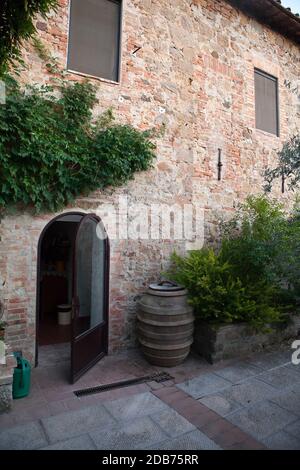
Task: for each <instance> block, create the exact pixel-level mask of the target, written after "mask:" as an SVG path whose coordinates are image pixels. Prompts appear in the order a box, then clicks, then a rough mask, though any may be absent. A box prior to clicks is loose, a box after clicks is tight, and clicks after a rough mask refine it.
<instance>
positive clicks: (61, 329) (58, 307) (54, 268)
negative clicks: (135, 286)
mask: <svg viewBox="0 0 300 470" xmlns="http://www.w3.org/2000/svg"><path fill="white" fill-rule="evenodd" d="M37 261H38V263H37V312H36V324H37V331H36V338H37V339H36V365H38V362H39V360H38V357H39V351H43V350H45V349H46V348H48V350H49V347H51V348H52V349H51V350H52V351H55V350H57V352H58V355H59V354H60V353H61V352H62V351H63V350H64V352H65V354H67V353H66V351H69V364H70V366H69V368H68V370H69V373H70V380H71V382H72V383H73V382H75V381H76V380H77V379H78V378H79V377H80V376H81V375H82V374H84V373H85V372H86V371H87V370H88V369H89V368H90V367H92V366H93V365H94V364H95V363H96V362H98V361H99V360H100V359H101V358H102V357H103V356H104V355H105V354H107V348H108V292H109V285H108V283H109V241H108V237H107V235H106V232H105V229H104V227H103V225H102V223H101V220H100V219H99V217H97V216H96V215H95V214H84V213H80V212H68V213H64V214H62V215H60V216H57V217H55V218H54V219H52V220H51V221H50V222H49V223H48V224H47V226H46V227H45V228H44V230H43V232H42V234H41V236H40V239H39V245H38V260H37Z"/></svg>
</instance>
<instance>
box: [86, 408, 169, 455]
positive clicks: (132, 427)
mask: <svg viewBox="0 0 300 470" xmlns="http://www.w3.org/2000/svg"><path fill="white" fill-rule="evenodd" d="M90 436H91V438H92V440H93V442H94V443H95V445H96V447H97V449H101V450H102V449H103V450H106V449H107V450H117V449H119V450H128V449H137V448H140V449H141V448H143V447H145V446H146V445H151V444H154V443H155V442H161V441H163V440H165V439H166V438H167V434H165V433H164V432H163V431H162V429H161V428H160V427H159V426H158V425H157V424H156V423H154V422H153V421H152V420H151V419H150V418H149V417H148V416H143V417H142V418H138V419H135V420H133V421H129V422H127V423H123V424H119V425H116V426H113V427H112V428H110V429H103V427H99V428H97V429H94V430H93V431H90Z"/></svg>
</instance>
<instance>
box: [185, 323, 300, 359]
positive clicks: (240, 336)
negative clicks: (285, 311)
mask: <svg viewBox="0 0 300 470" xmlns="http://www.w3.org/2000/svg"><path fill="white" fill-rule="evenodd" d="M299 317H300V316H299V315H288V316H287V320H286V322H284V323H281V324H276V325H272V328H273V330H272V331H271V332H270V333H261V332H257V331H256V330H255V329H253V328H252V327H251V326H250V325H248V324H246V323H237V324H231V325H224V324H223V325H210V324H208V323H204V322H198V323H196V325H195V338H194V344H193V350H194V351H195V352H197V353H198V354H199V355H201V356H203V357H204V358H205V359H206V360H207V361H208V362H210V363H215V362H218V361H220V360H223V359H230V358H235V357H236V358H239V357H244V356H247V355H248V354H251V353H254V352H258V351H262V350H264V349H265V348H266V347H269V346H272V345H277V344H278V345H279V344H281V343H283V342H284V341H286V340H288V339H292V338H296V337H297V335H298V333H299V329H300V319H299Z"/></svg>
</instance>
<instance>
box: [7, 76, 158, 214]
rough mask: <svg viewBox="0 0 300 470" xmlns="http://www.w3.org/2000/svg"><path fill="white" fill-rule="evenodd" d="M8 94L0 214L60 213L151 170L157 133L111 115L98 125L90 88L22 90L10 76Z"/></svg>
mask: <svg viewBox="0 0 300 470" xmlns="http://www.w3.org/2000/svg"><path fill="white" fill-rule="evenodd" d="M6 89H7V96H6V103H5V104H4V105H0V209H1V208H2V209H3V208H7V207H8V206H9V205H11V204H13V205H16V204H21V205H25V206H32V207H34V208H35V210H36V211H55V210H57V209H59V208H61V207H63V206H65V205H66V204H68V203H70V202H72V201H73V200H74V198H76V197H77V196H79V195H82V194H86V193H88V192H91V191H93V190H95V189H98V188H105V187H107V186H118V185H121V184H123V183H125V182H126V181H128V180H129V179H131V178H132V177H133V175H134V173H135V172H138V171H142V170H147V169H148V168H149V167H150V166H151V163H152V161H153V159H154V157H155V144H154V142H153V137H154V136H155V134H154V133H153V131H143V132H142V131H140V130H137V129H135V128H133V127H132V126H130V125H120V124H117V123H116V122H115V121H114V116H113V113H112V111H111V110H109V111H107V112H106V113H104V114H103V115H102V116H100V118H98V119H97V120H93V113H92V111H93V108H94V106H95V104H96V102H97V99H96V91H95V88H94V87H93V86H92V85H91V84H90V83H88V82H83V83H72V82H67V81H61V83H60V85H59V87H58V88H57V87H56V89H55V90H54V89H53V88H52V87H50V86H27V87H26V88H25V89H23V88H21V87H20V86H19V84H18V83H17V82H16V80H15V79H13V78H11V77H7V78H6ZM58 92H59V93H58Z"/></svg>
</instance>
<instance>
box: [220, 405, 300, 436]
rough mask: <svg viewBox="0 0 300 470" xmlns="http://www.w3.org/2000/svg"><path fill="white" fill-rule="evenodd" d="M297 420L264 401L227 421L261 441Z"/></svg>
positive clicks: (229, 417)
mask: <svg viewBox="0 0 300 470" xmlns="http://www.w3.org/2000/svg"><path fill="white" fill-rule="evenodd" d="M296 418H297V417H296V416H295V415H294V414H292V413H290V412H289V411H286V410H283V409H282V408H280V407H279V406H278V405H276V404H275V403H271V402H269V401H263V402H260V403H256V404H254V405H253V406H251V407H249V408H246V409H243V410H240V411H236V412H235V413H232V414H230V415H229V416H227V418H226V419H227V420H228V421H230V422H231V423H232V424H235V425H236V426H238V427H239V428H240V429H242V430H243V431H245V432H246V433H249V434H250V435H251V436H253V437H255V438H256V439H258V440H260V439H261V438H264V437H268V436H269V435H271V434H273V433H274V432H276V431H280V430H282V429H283V428H284V426H286V425H287V424H289V423H291V422H293V421H295V420H296Z"/></svg>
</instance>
